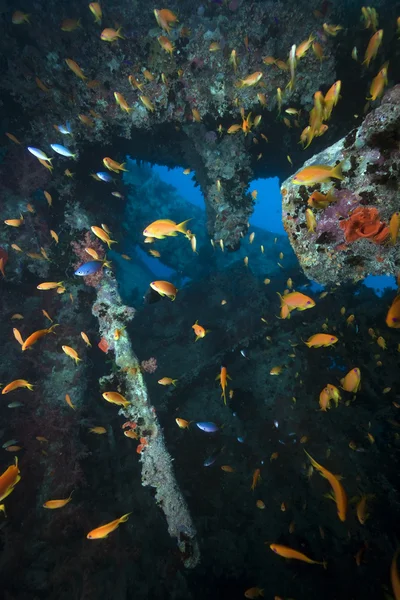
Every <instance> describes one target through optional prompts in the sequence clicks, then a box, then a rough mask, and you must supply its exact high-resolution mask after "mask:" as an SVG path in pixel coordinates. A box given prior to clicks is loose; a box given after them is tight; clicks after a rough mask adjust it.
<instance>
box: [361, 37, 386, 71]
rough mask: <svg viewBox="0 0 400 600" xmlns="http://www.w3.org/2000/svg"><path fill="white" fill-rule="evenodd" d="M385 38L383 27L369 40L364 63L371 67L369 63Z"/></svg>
mask: <svg viewBox="0 0 400 600" xmlns="http://www.w3.org/2000/svg"><path fill="white" fill-rule="evenodd" d="M382 39H383V29H379V31H377V32H376V33H374V35H373V36H372V37H371V39H370V40H369V42H368V46H367V49H366V51H365V56H364V62H363V65H367V67H369V63H370V62H371V60H373V59H374V58H375V57H376V55H377V54H378V50H379V46H380V45H381V43H382Z"/></svg>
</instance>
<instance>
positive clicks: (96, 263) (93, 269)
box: [74, 260, 103, 277]
mask: <svg viewBox="0 0 400 600" xmlns="http://www.w3.org/2000/svg"><path fill="white" fill-rule="evenodd" d="M102 266H103V261H102V260H90V261H89V262H87V263H83V265H81V266H80V267H79V269H77V270H76V271H75V273H74V275H79V277H86V276H87V275H93V273H97V271H100V269H101V267H102Z"/></svg>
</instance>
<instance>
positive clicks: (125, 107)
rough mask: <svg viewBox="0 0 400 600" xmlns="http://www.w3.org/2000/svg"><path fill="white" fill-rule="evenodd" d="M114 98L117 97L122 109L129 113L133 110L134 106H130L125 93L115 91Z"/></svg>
mask: <svg viewBox="0 0 400 600" xmlns="http://www.w3.org/2000/svg"><path fill="white" fill-rule="evenodd" d="M114 98H115V100H116V103H117V104H118V106H119V107H120V108H121V110H124V111H125V112H127V113H130V112H131V111H132V110H133V108H130V106H128V103H127V101H126V100H125V98H124V97H123V95H122V94H120V93H119V92H114Z"/></svg>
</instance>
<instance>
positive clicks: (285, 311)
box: [277, 292, 315, 319]
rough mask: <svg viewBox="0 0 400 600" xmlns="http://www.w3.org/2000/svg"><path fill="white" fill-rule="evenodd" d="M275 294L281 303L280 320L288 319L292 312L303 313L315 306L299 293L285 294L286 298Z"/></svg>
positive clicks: (312, 301)
mask: <svg viewBox="0 0 400 600" xmlns="http://www.w3.org/2000/svg"><path fill="white" fill-rule="evenodd" d="M277 293H278V296H279V298H280V301H281V319H288V318H290V313H291V312H292V310H295V309H297V310H300V311H303V310H307V309H308V308H313V307H314V306H315V302H314V300H313V299H312V298H310V297H309V296H306V295H305V294H302V293H301V292H291V293H290V294H286V296H281V294H279V292H277Z"/></svg>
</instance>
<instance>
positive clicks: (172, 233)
mask: <svg viewBox="0 0 400 600" xmlns="http://www.w3.org/2000/svg"><path fill="white" fill-rule="evenodd" d="M168 235H169V236H170V237H176V236H177V235H178V234H177V232H176V231H171V233H169V234H168Z"/></svg>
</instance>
